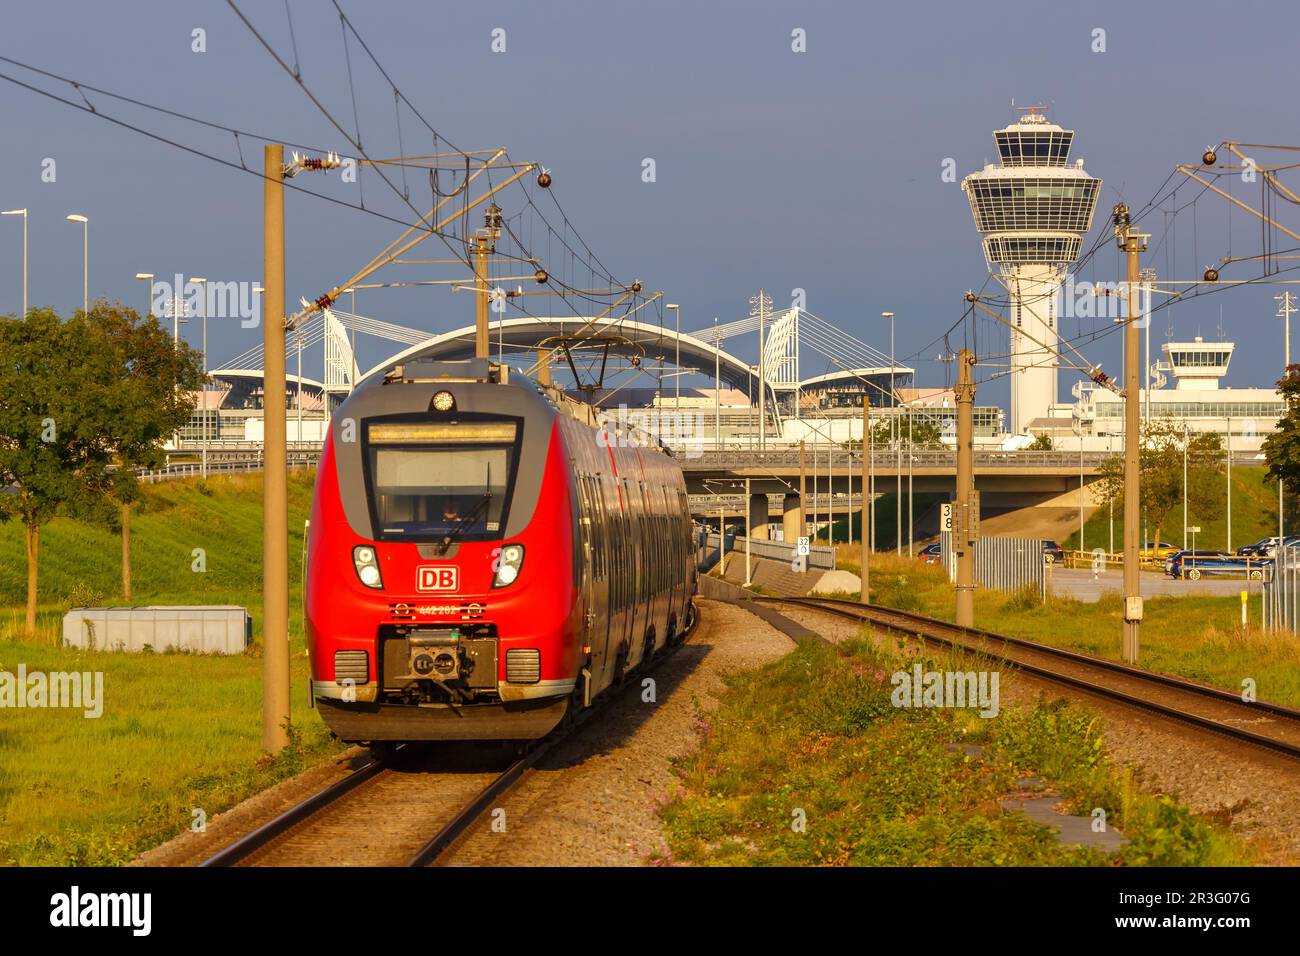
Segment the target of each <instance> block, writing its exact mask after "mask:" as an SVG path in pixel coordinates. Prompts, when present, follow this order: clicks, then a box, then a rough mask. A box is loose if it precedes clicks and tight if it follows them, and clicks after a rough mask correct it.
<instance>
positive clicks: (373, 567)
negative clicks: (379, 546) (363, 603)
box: [352, 544, 384, 588]
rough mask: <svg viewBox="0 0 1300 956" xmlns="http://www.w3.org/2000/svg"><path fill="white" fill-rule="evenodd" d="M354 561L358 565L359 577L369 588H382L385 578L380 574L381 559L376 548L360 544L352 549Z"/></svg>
mask: <svg viewBox="0 0 1300 956" xmlns="http://www.w3.org/2000/svg"><path fill="white" fill-rule="evenodd" d="M352 563H353V565H355V566H356V569H357V577H358V578H360V579H361V583H362V584H364V585H365V586H366V587H368V588H382V587H383V586H384V579H383V577H382V576H381V575H380V574H379V560H378V558H376V556H375V549H374V548H372V547H370V546H369V545H366V544H359V545H357V546H356V547H355V548H353V549H352Z"/></svg>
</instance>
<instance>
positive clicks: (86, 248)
mask: <svg viewBox="0 0 1300 956" xmlns="http://www.w3.org/2000/svg"><path fill="white" fill-rule="evenodd" d="M67 219H68V222H79V223H81V311H82V312H89V311H90V220H89V219H87V218H86V217H85V216H82V215H79V214H77V213H72V214H71V215H69V216H68V217H67Z"/></svg>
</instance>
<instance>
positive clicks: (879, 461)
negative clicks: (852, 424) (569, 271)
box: [678, 446, 1114, 469]
mask: <svg viewBox="0 0 1300 956" xmlns="http://www.w3.org/2000/svg"><path fill="white" fill-rule="evenodd" d="M811 454H812V452H811V449H808V450H807V451H806V452H805V461H806V464H807V466H808V467H809V468H811V467H812V458H811ZM835 454H836V455H838V456H839V458H840V460H841V462H842V461H843V460H844V456H845V455H848V454H850V452H849V451H848V450H847V449H845V448H843V447H842V446H836V447H835ZM851 454H852V457H853V460H854V461H855V462H859V463H860V462H861V461H862V449H861V448H855V449H853V451H852V452H851ZM678 457H679V460H680V461H681V462H682V465H683V467H686V468H688V469H704V468H724V469H725V468H733V467H737V466H740V467H744V466H750V467H753V466H758V465H774V466H779V467H793V468H797V467H798V466H799V449H798V448H793V449H791V448H780V449H767V450H764V451H756V450H748V449H743V448H735V449H730V450H727V451H704V452H700V453H698V454H690V453H681V452H679V455H678ZM1113 457H1114V455H1112V454H1111V453H1110V452H1085V453H1084V455H1083V466H1084V467H1085V468H1087V467H1089V466H1091V467H1093V468H1096V467H1098V466H1099V465H1101V464H1102V463H1103V462H1105V461H1106V460H1107V459H1109V458H1113ZM871 461H872V463H873V464H874V465H875V467H877V468H883V469H894V468H897V467H898V466H900V465H903V466H906V465H907V464H908V463H909V462H910V463H911V465H912V466H913V467H914V468H926V467H930V468H948V467H956V464H957V453H956V452H955V451H954V450H952V449H948V448H941V449H940V448H924V449H922V448H917V449H913V450H912V451H911V452H910V453H909V452H908V451H907V450H906V449H903V450H901V451H900V450H896V449H892V448H877V449H875V450H874V451H873V452H872V454H871ZM823 464H824V462H823ZM975 467H977V468H979V467H985V468H999V467H1000V468H1029V467H1039V468H1076V469H1077V468H1078V467H1079V455H1078V454H1077V453H1071V452H1062V451H977V452H975Z"/></svg>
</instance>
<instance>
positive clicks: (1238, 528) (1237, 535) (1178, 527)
mask: <svg viewBox="0 0 1300 956" xmlns="http://www.w3.org/2000/svg"><path fill="white" fill-rule="evenodd" d="M1226 502H1227V497H1226V495H1225V496H1224V504H1225V507H1222V508H1217V509H1215V510H1214V511H1213V512H1211V513H1208V514H1200V513H1198V512H1197V511H1196V510H1195V509H1192V510H1190V511H1189V512H1188V514H1187V524H1188V527H1199V528H1200V529H1201V530H1200V533H1199V534H1197V535H1196V547H1197V548H1225V549H1226V548H1227V546H1228V544H1229V543H1231V545H1232V548H1233V549H1236V548H1240V547H1241V546H1242V545H1244V544H1252V543H1254V542H1256V541H1258V540H1259V539H1260V538H1266V537H1268V536H1269V535H1275V534H1277V483H1276V482H1270V481H1266V480H1265V478H1264V469H1263V468H1254V467H1252V468H1245V467H1238V468H1233V469H1232V541H1231V542H1229V541H1228V512H1227V508H1226ZM1123 511H1124V509H1123V508H1121V507H1120V505H1119V503H1118V502H1117V503H1116V505H1115V509H1114V514H1113V516H1112V514H1111V512H1110V510H1109V509H1107V508H1105V507H1102V508H1098V509H1097V510H1096V511H1095V512H1093V514H1092V515H1091V517H1089V518H1088V519H1087V520H1086V521H1085V522H1084V523H1083V543H1084V544H1085V545H1086V546H1087V548H1085V549H1083V550H1090V549H1092V548H1106V549H1108V550H1109V548H1110V541H1111V522H1112V517H1113V520H1114V526H1115V547H1116V548H1117V549H1119V548H1122V547H1123V544H1124V514H1123ZM1076 528H1077V526H1076ZM1145 532H1146V534H1147V535H1148V537H1149V538H1150V539H1154V538H1155V536H1156V528H1155V525H1153V524H1151V523H1150V522H1149V521H1148V522H1147V526H1146V529H1145ZM1289 533H1290V532H1288V534H1289ZM1160 538H1161V540H1164V541H1167V542H1168V543H1169V544H1172V545H1176V546H1178V547H1182V544H1183V507H1182V505H1176V506H1175V507H1174V508H1173V510H1171V511H1170V512H1169V515H1168V517H1167V518H1166V519H1165V523H1164V526H1163V527H1162V528H1161V529H1160ZM1191 545H1192V538H1191V536H1190V535H1189V536H1188V538H1187V546H1188V547H1191ZM1061 547H1063V548H1065V549H1066V550H1067V551H1075V550H1080V548H1079V532H1078V530H1075V532H1074V533H1073V534H1072V535H1070V537H1069V538H1067V539H1066V540H1064V541H1062V542H1061Z"/></svg>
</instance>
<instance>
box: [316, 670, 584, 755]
mask: <svg viewBox="0 0 1300 956" xmlns="http://www.w3.org/2000/svg"><path fill="white" fill-rule="evenodd" d="M317 683H325V682H316V681H313V690H315V686H316V684H317ZM357 690H358V691H361V690H362V688H360V687H358V688H357ZM569 690H570V691H571V690H572V682H569ZM557 692H560V691H559V689H553V690H552V694H554V693H557ZM358 697H360V695H358ZM570 699H571V698H570V696H569V694H568V693H563V696H547V697H539V698H537V699H532V700H519V701H502V702H500V703H482V704H386V703H375V702H374V699H373V696H372V698H371V699H370V700H369V701H365V700H360V699H358V700H357V701H355V702H348V701H344V700H339V699H335V698H331V697H326V696H321V695H319V694H318V695H317V699H316V706H317V709H318V710H319V711H320V715H321V718H322V719H323V720H324V721H325V725H326V726H327V727H329V729H330V730H331V731H333V732H334V733H335V734H336V735H337V736H338V737H340V738H341V739H343V740H345V741H348V742H349V743H356V742H370V741H379V740H536V739H537V738H539V737H545V736H546V735H547V734H549V733H550V732H551V731H552V730H554V729H555V726H556V725H557V724H559V722H560V720H561V719H562V718H563V717H564V714H565V712H566V711H567V710H568V707H569V701H570Z"/></svg>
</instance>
